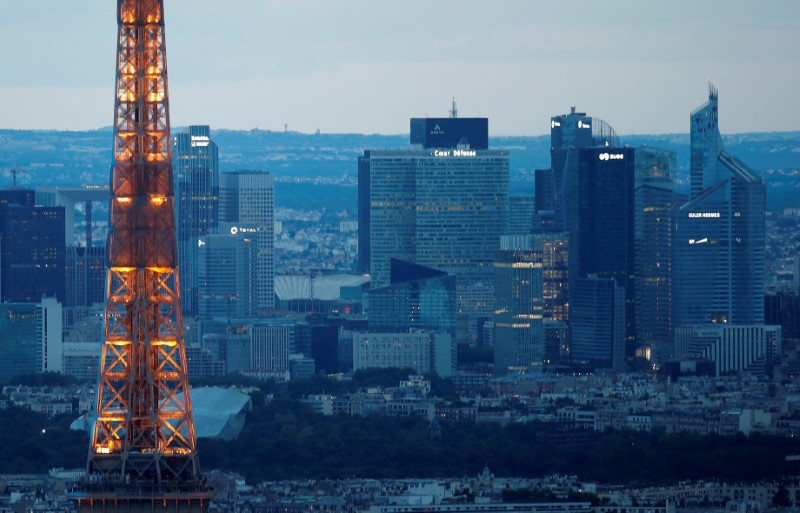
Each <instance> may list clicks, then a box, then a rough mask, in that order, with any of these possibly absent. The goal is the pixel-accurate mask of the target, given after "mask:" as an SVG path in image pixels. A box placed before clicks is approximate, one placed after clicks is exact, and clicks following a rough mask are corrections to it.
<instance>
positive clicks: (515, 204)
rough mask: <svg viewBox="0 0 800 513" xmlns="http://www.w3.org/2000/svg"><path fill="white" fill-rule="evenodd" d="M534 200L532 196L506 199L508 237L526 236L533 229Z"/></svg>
mask: <svg viewBox="0 0 800 513" xmlns="http://www.w3.org/2000/svg"><path fill="white" fill-rule="evenodd" d="M535 208H536V200H535V198H534V197H533V196H511V197H509V198H508V226H507V227H506V233H507V234H508V235H528V234H529V233H531V230H532V229H533V224H532V223H533V218H534V214H535Z"/></svg>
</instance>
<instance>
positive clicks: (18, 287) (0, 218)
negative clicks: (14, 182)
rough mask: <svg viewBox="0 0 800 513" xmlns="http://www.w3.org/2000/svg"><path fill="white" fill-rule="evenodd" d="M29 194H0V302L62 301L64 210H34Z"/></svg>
mask: <svg viewBox="0 0 800 513" xmlns="http://www.w3.org/2000/svg"><path fill="white" fill-rule="evenodd" d="M34 198H35V195H34V191H32V190H13V189H12V190H8V189H7V190H3V191H0V300H2V301H8V302H16V303H23V302H24V303H38V302H40V301H41V300H42V298H43V297H55V298H56V299H58V301H59V302H63V301H64V299H65V283H64V279H65V263H66V255H65V253H66V245H65V235H64V230H65V228H64V227H65V224H64V207H37V206H35V204H34Z"/></svg>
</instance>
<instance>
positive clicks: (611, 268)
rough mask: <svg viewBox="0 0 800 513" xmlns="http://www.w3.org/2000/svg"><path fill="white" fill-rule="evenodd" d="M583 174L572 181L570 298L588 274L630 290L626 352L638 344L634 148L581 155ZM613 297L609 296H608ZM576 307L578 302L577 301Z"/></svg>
mask: <svg viewBox="0 0 800 513" xmlns="http://www.w3.org/2000/svg"><path fill="white" fill-rule="evenodd" d="M576 157H577V161H578V166H577V169H578V173H577V176H576V177H575V179H574V180H571V182H570V190H571V191H573V194H571V199H570V201H569V203H568V207H569V210H568V212H567V214H568V215H567V218H568V220H569V234H570V235H569V260H570V262H569V273H570V294H571V295H572V297H574V296H575V295H577V294H579V293H580V292H579V291H578V290H577V288H578V287H579V286H581V285H580V284H581V283H583V284H586V281H585V280H584V281H581V280H582V279H583V278H586V277H587V276H589V275H594V276H597V277H599V278H609V279H613V280H614V281H615V282H616V286H617V287H622V288H623V289H624V290H625V294H624V297H625V301H626V305H625V323H626V324H625V326H626V329H625V333H626V337H625V338H626V340H627V352H628V353H629V354H630V353H631V352H632V349H633V347H634V343H635V338H636V336H635V310H634V305H635V293H634V283H635V275H634V184H635V160H636V158H635V153H634V150H633V149H632V148H622V147H614V146H603V147H593V148H583V149H580V150H579V151H577V155H576ZM609 297H610V296H609ZM572 303H574V301H573V302H572Z"/></svg>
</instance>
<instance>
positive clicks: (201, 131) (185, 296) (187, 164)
mask: <svg viewBox="0 0 800 513" xmlns="http://www.w3.org/2000/svg"><path fill="white" fill-rule="evenodd" d="M172 160H173V162H172V167H173V170H174V171H173V173H174V177H175V210H176V212H175V219H176V221H175V223H176V226H175V234H176V238H177V241H178V265H179V267H180V271H181V275H180V279H181V299H182V300H183V311H184V314H185V315H191V316H194V315H197V239H198V238H199V237H201V236H204V235H209V234H213V233H216V232H217V223H218V222H219V151H218V149H217V145H216V144H215V143H214V141H212V140H211V130H210V128H209V127H208V126H190V127H189V128H188V129H186V131H185V132H182V133H179V134H176V135H175V136H174V137H173V139H172Z"/></svg>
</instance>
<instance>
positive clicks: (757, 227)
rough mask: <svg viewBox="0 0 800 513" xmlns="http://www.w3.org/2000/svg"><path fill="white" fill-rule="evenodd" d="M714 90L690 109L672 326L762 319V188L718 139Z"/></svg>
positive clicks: (675, 239)
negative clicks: (687, 191) (686, 191)
mask: <svg viewBox="0 0 800 513" xmlns="http://www.w3.org/2000/svg"><path fill="white" fill-rule="evenodd" d="M717 113H718V93H717V90H716V89H715V88H714V87H713V86H710V87H709V99H708V102H707V103H706V104H705V105H703V106H702V107H701V108H699V109H698V110H696V111H695V112H693V113H692V115H691V130H692V133H691V141H692V153H691V186H692V188H691V198H690V200H689V202H688V203H686V204H684V205H682V206H681V207H680V208H679V209H678V211H677V215H676V218H675V231H674V234H673V248H674V270H675V272H674V278H673V281H674V307H673V309H674V323H675V326H681V325H691V324H703V323H729V324H748V325H758V324H763V323H764V253H765V210H766V189H765V187H764V183H763V181H762V180H761V178H760V177H759V176H758V175H757V174H756V173H755V172H753V171H752V170H750V169H749V168H748V167H747V166H746V165H745V164H744V163H743V162H741V161H740V160H738V159H736V158H735V157H733V156H731V155H729V154H728V153H726V152H725V151H724V149H723V147H722V142H721V137H720V134H719V127H718V123H717Z"/></svg>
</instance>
